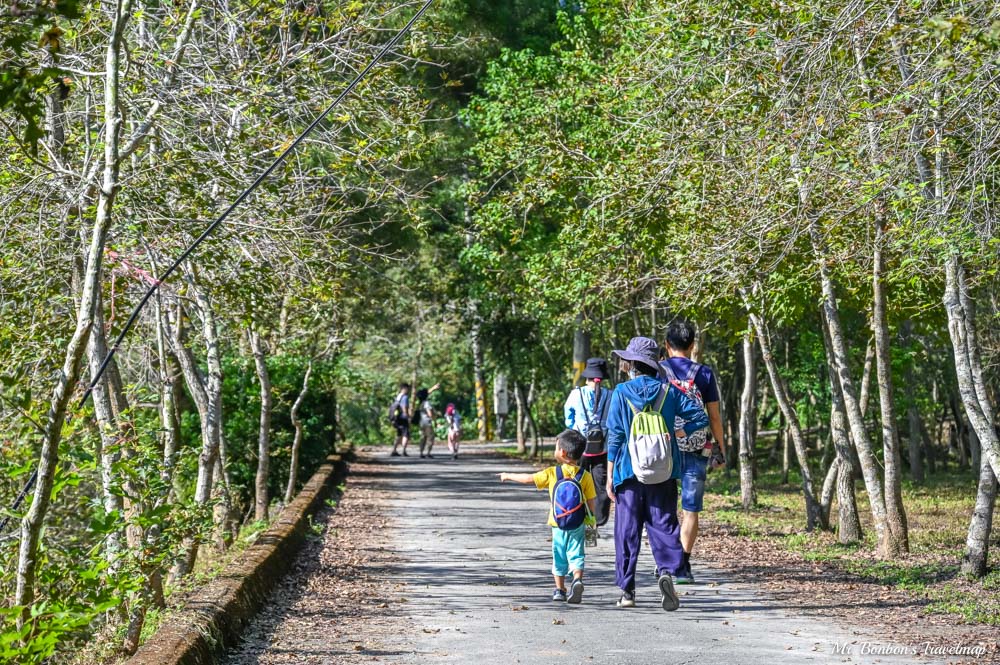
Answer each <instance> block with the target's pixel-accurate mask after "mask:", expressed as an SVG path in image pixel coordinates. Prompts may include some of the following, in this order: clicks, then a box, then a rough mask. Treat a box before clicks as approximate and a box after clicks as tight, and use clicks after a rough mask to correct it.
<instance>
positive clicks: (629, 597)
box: [615, 591, 635, 607]
mask: <svg viewBox="0 0 1000 665" xmlns="http://www.w3.org/2000/svg"><path fill="white" fill-rule="evenodd" d="M615 607H635V593H629V592H628V591H625V592H623V593H622V597H621V598H619V599H618V602H617V603H615Z"/></svg>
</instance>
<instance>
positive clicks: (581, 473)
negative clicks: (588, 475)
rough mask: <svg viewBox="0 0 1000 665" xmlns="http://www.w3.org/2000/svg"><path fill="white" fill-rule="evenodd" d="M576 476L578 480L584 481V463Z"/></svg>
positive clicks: (579, 481)
mask: <svg viewBox="0 0 1000 665" xmlns="http://www.w3.org/2000/svg"><path fill="white" fill-rule="evenodd" d="M574 478H575V479H576V482H578V483H583V465H580V469H579V470H578V471H577V472H576V475H575V476H574Z"/></svg>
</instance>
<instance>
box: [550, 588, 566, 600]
mask: <svg viewBox="0 0 1000 665" xmlns="http://www.w3.org/2000/svg"><path fill="white" fill-rule="evenodd" d="M552 600H554V601H556V602H557V603H564V602H566V592H565V591H563V590H562V589H556V590H555V591H553V592H552Z"/></svg>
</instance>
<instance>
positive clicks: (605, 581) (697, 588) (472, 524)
mask: <svg viewBox="0 0 1000 665" xmlns="http://www.w3.org/2000/svg"><path fill="white" fill-rule="evenodd" d="M380 456H384V453H380ZM379 462H380V463H384V464H385V466H384V467H382V468H384V469H385V472H384V473H383V474H381V476H382V477H381V478H380V480H379V481H378V482H380V483H381V484H383V485H384V486H387V487H388V491H387V493H386V496H385V499H386V503H385V504H384V506H385V508H384V509H387V510H388V511H390V515H387V517H389V519H390V522H391V523H392V524H393V526H392V528H391V531H392V533H391V534H388V538H387V539H386V542H387V543H388V544H389V547H390V549H391V550H394V551H395V552H396V553H397V554H398V555H399V558H400V561H399V562H398V563H396V564H394V565H393V566H391V567H389V568H387V569H384V570H382V572H381V573H380V575H382V576H383V577H384V579H385V588H386V589H387V592H386V593H387V596H386V599H387V600H388V602H389V608H390V609H389V613H390V621H389V625H390V626H396V627H397V628H396V629H395V630H392V629H390V630H385V629H384V628H385V623H384V622H381V621H380V622H379V623H380V625H381V627H382V629H381V630H380V631H379V634H378V642H379V643H378V645H377V648H375V645H370V644H366V645H365V649H364V651H365V653H366V654H367V657H366V658H365V661H366V662H381V663H399V664H404V663H405V664H408V663H456V664H457V663H461V664H463V665H465V664H472V665H488V664H494V663H496V664H498V665H499V664H501V663H502V664H504V665H507V664H510V663H539V664H549V663H556V662H559V663H612V664H622V665H625V664H629V665H640V664H646V663H649V664H653V663H656V664H657V665H665V664H677V665H679V664H682V663H694V664H696V665H715V664H719V665H723V664H725V665H737V664H740V665H753V664H755V663H761V664H764V663H768V664H770V663H787V664H789V665H792V664H794V665H798V664H802V663H872V664H874V663H886V664H900V665H902V664H903V663H907V664H909V663H913V662H915V660H916V659H915V658H914V657H913V656H911V655H903V656H893V655H871V654H868V655H866V654H863V653H862V651H863V649H864V647H865V643H866V642H867V643H870V644H871V646H873V647H876V648H877V649H880V650H883V654H884V652H885V650H887V649H892V648H893V645H892V644H888V643H877V642H875V641H874V640H872V639H871V638H869V637H865V636H864V635H861V634H859V633H858V632H857V631H853V630H850V629H846V628H843V627H838V626H833V625H831V624H830V622H829V621H827V620H823V619H819V618H813V617H800V616H792V615H790V614H788V613H786V611H785V610H783V609H782V608H781V607H779V606H778V605H777V603H774V602H770V601H768V599H767V598H765V597H763V596H761V595H758V594H757V593H755V592H754V591H753V590H752V589H749V588H746V587H745V586H741V585H735V584H730V583H727V581H726V579H725V577H724V576H723V575H722V574H720V573H718V572H713V571H710V570H707V569H706V568H705V567H704V566H703V565H698V564H699V563H700V562H697V561H696V568H695V571H696V573H697V574H698V582H699V584H697V585H694V586H691V587H687V589H686V590H685V588H684V587H681V588H680V589H681V592H682V596H681V608H680V610H678V611H676V612H673V613H667V612H664V611H663V610H661V609H660V606H659V592H658V591H657V590H656V583H655V579H654V578H653V573H652V571H653V567H654V566H653V561H652V557H651V556H650V554H649V552H648V548H645V551H644V553H643V556H642V557H641V558H640V564H639V570H640V573H641V574H640V579H639V588H638V589H637V603H638V606H637V607H636V608H635V609H631V610H622V609H618V608H616V607H614V603H615V601H616V600H617V598H618V595H619V592H618V590H617V589H616V588H615V586H614V546H613V542H612V541H611V539H610V524H609V526H608V527H605V529H604V530H605V531H607V532H608V536H609V537H608V538H607V539H602V540H601V542H600V544H599V546H598V547H597V548H596V549H593V548H592V549H591V550H590V551H588V553H587V575H586V583H587V590H586V592H585V594H584V599H583V604H582V605H580V606H576V607H574V606H569V605H566V604H557V603H554V602H552V601H551V600H550V596H551V590H552V579H551V575H550V572H549V571H550V566H551V560H550V550H549V547H550V545H549V540H548V535H549V527H547V526H546V525H545V518H546V511H547V509H548V504H547V497H546V495H545V494H544V493H543V492H539V491H536V490H534V489H533V488H531V487H530V486H523V485H514V484H504V485H500V484H499V482H498V481H497V480H496V478H495V474H496V473H498V472H499V471H501V470H516V471H524V470H527V469H528V467H527V465H525V464H523V463H518V462H513V461H508V460H502V459H498V458H495V457H487V456H482V455H471V456H468V457H463V458H461V459H459V460H458V461H452V460H450V459H441V458H437V459H433V460H421V459H418V458H412V457H411V458H408V459H404V458H392V459H389V458H384V459H380V460H379ZM348 492H350V486H349V488H348ZM310 587H311V592H312V593H316V592H317V589H316V588H315V585H310ZM289 620H293V617H290V618H289ZM272 623H273V621H272ZM334 629H335V626H333V625H331V626H330V627H327V628H324V627H323V626H322V625H317V626H316V627H315V633H316V635H317V636H322V635H330V636H332V635H333V634H334ZM275 641H278V640H277V639H275ZM314 646H315V645H314V644H313V645H310V653H313V654H316V653H317V652H316V651H315V649H314ZM838 647H846V648H847V649H848V652H847V653H838V652H837V648H838ZM328 648H329V650H328V651H326V653H327V654H329V657H328V658H319V659H318V660H315V661H313V660H309V662H322V663H327V662H329V663H334V662H337V663H339V662H341V660H339V659H338V658H337V657H335V656H334V654H340V655H341V656H342V655H343V654H344V653H345V651H347V650H346V649H343V650H342V647H340V648H337V647H335V646H334V645H332V644H331V645H329V647H328ZM281 649H282V650H283V652H284V653H289V651H292V652H294V645H290V644H288V643H284V642H283V643H282V645H281ZM320 653H322V652H320ZM357 655H358V656H361V655H362V654H357ZM258 658H259V660H258V659H252V660H249V661H248V660H246V659H243V660H241V661H240V662H241V663H243V662H253V663H257V662H260V663H264V662H276V661H271V660H268V659H267V658H265V657H258ZM303 662H305V661H303ZM352 662H353V659H352ZM919 662H923V663H929V662H934V661H930V660H926V659H920V661H919Z"/></svg>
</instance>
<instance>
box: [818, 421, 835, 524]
mask: <svg viewBox="0 0 1000 665" xmlns="http://www.w3.org/2000/svg"><path fill="white" fill-rule="evenodd" d="M832 411H833V410H832V409H831V413H832ZM839 469H840V463H839V460H838V459H837V458H836V457H834V458H833V461H832V462H830V466H829V468H827V470H826V476H825V477H824V478H823V491H822V492H820V495H819V504H820V505H821V506H822V507H823V515H825V516H826V521H827V522H829V521H830V507H831V506H833V494H834V491H835V490H836V488H837V479H838V478H839V477H840V474H839V473H838V472H839Z"/></svg>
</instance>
